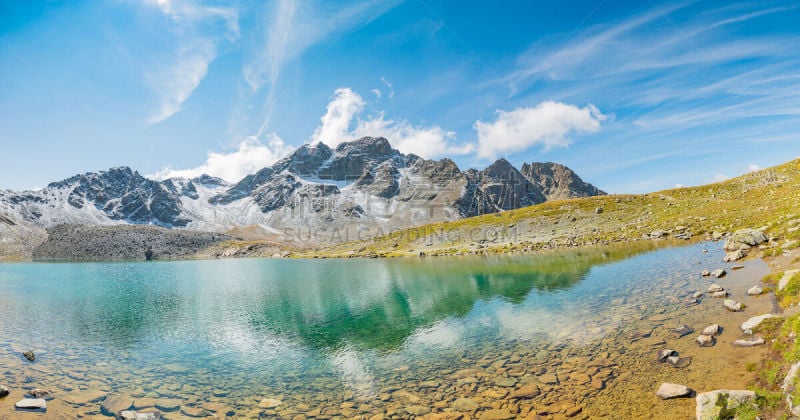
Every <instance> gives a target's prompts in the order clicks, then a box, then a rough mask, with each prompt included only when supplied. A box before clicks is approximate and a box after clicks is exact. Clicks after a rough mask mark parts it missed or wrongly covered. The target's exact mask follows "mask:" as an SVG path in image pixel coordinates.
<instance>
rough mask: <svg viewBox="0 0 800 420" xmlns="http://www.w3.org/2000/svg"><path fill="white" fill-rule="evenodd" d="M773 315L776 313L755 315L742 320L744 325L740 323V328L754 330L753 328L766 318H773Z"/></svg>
mask: <svg viewBox="0 0 800 420" xmlns="http://www.w3.org/2000/svg"><path fill="white" fill-rule="evenodd" d="M773 317H775V315H772V314H764V315H759V316H754V317H752V318H750V319H748V320H747V321H745V322H742V325H740V326H739V328H741V329H742V331H746V330H752V329H753V328H755V327H757V326H759V324H761V323H762V322H763V321H764V320H765V319H769V318H773Z"/></svg>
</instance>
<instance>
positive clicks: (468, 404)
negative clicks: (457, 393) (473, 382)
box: [453, 398, 480, 412]
mask: <svg viewBox="0 0 800 420" xmlns="http://www.w3.org/2000/svg"><path fill="white" fill-rule="evenodd" d="M479 407H480V404H478V403H476V402H475V401H473V400H471V399H469V398H459V399H457V400H455V401H453V411H462V412H472V411H475V410H477V409H478V408H479Z"/></svg>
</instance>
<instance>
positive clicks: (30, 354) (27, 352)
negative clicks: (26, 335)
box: [22, 350, 36, 362]
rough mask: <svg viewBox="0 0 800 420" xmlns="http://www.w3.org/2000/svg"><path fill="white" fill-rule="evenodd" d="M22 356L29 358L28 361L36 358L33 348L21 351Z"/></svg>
mask: <svg viewBox="0 0 800 420" xmlns="http://www.w3.org/2000/svg"><path fill="white" fill-rule="evenodd" d="M22 356H23V357H24V358H26V359H28V360H29V361H31V362H32V361H34V360H36V355H35V354H34V353H33V350H28V351H26V352H23V353H22Z"/></svg>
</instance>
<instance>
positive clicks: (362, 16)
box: [243, 0, 400, 135]
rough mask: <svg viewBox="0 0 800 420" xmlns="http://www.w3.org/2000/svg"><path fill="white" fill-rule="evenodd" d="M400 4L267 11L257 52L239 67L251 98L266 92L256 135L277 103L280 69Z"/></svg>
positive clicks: (278, 5)
mask: <svg viewBox="0 0 800 420" xmlns="http://www.w3.org/2000/svg"><path fill="white" fill-rule="evenodd" d="M399 2H400V0H392V1H381V0H370V1H366V2H360V3H355V4H344V5H343V4H342V3H338V2H322V1H303V0H279V1H277V2H275V3H274V5H273V6H272V7H267V10H265V13H266V14H267V15H268V16H269V17H268V18H266V19H264V22H265V25H264V27H263V28H261V29H260V31H261V32H262V40H261V41H257V43H258V42H260V43H261V45H262V47H261V48H254V50H255V51H256V53H255V54H252V55H251V56H250V57H249V59H248V61H247V63H245V65H244V67H243V76H244V79H245V81H246V83H247V85H248V86H249V88H250V90H251V92H250V94H251V95H252V94H253V93H256V92H258V91H259V90H261V89H264V88H268V89H269V90H268V92H267V96H266V100H265V101H264V106H263V109H264V111H263V118H262V119H261V121H262V122H261V124H260V127H259V129H258V133H259V135H260V134H263V133H264V132H266V131H268V126H269V122H270V120H271V118H272V111H273V109H274V107H275V104H276V99H277V89H276V88H277V85H278V83H279V80H280V77H281V73H282V71H283V69H284V67H285V66H286V65H287V64H289V63H290V62H292V61H293V60H294V59H297V58H298V57H300V56H301V55H302V54H303V53H304V52H305V51H306V50H307V49H308V48H310V47H312V46H315V45H320V44H323V45H324V44H326V43H331V42H334V41H335V40H336V39H338V38H340V37H342V36H344V35H345V34H347V33H349V32H350V31H353V30H354V29H356V28H358V27H361V26H363V25H366V24H368V23H369V22H372V21H373V20H375V19H376V18H378V17H379V16H381V15H383V14H384V13H386V12H387V11H389V10H391V9H392V8H393V7H394V6H395V5H397V4H398V3H399Z"/></svg>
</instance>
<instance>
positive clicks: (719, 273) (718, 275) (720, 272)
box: [711, 268, 728, 279]
mask: <svg viewBox="0 0 800 420" xmlns="http://www.w3.org/2000/svg"><path fill="white" fill-rule="evenodd" d="M725 274H728V273H727V272H726V271H725V270H724V269H722V268H718V269H716V270H714V271H712V272H711V277H714V278H717V279H718V278H721V277H725Z"/></svg>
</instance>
